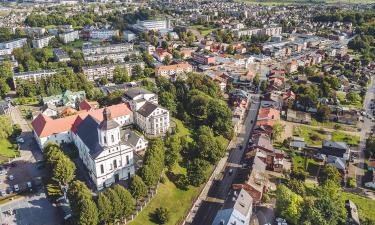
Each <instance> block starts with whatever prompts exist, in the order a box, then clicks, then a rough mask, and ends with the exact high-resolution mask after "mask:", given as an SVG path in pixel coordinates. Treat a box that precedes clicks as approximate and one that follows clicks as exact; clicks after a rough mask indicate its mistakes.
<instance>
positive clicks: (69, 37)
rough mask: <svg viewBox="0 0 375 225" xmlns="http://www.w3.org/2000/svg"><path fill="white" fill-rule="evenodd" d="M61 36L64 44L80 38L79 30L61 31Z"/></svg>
mask: <svg viewBox="0 0 375 225" xmlns="http://www.w3.org/2000/svg"><path fill="white" fill-rule="evenodd" d="M59 37H60V39H61V41H62V42H63V43H64V44H67V43H69V42H72V41H75V40H78V39H79V35H78V30H74V31H70V32H66V33H61V34H59Z"/></svg>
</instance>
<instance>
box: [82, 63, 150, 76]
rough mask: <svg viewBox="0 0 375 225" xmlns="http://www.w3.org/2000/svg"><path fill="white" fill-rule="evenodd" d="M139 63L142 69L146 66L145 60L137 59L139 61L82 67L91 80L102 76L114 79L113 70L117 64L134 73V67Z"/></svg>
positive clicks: (129, 72)
mask: <svg viewBox="0 0 375 225" xmlns="http://www.w3.org/2000/svg"><path fill="white" fill-rule="evenodd" d="M137 65H138V66H140V67H141V68H142V69H143V68H144V67H145V64H144V62H142V61H137V62H127V63H119V64H108V65H97V66H85V67H83V68H82V72H83V74H84V75H85V76H86V77H87V79H88V80H90V81H94V80H98V79H100V78H102V77H106V78H108V79H112V78H113V71H114V70H115V68H116V66H118V67H120V68H125V69H126V70H127V72H128V74H129V75H132V74H133V68H134V67H135V66H137Z"/></svg>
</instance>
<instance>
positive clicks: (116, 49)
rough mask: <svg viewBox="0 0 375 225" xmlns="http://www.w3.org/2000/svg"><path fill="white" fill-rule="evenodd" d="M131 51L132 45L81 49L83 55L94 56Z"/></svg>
mask: <svg viewBox="0 0 375 225" xmlns="http://www.w3.org/2000/svg"><path fill="white" fill-rule="evenodd" d="M129 51H133V44H115V45H107V46H88V47H83V48H82V52H83V55H85V56H86V55H94V54H109V53H117V52H129Z"/></svg>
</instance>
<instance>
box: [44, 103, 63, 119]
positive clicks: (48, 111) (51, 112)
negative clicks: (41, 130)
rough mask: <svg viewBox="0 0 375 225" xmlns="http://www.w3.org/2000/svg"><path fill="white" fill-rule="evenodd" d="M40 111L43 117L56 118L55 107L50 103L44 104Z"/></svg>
mask: <svg viewBox="0 0 375 225" xmlns="http://www.w3.org/2000/svg"><path fill="white" fill-rule="evenodd" d="M41 111H42V113H43V115H46V116H48V117H57V115H58V114H59V112H58V110H57V108H56V105H55V104H50V103H47V104H44V105H43V107H42V109H41Z"/></svg>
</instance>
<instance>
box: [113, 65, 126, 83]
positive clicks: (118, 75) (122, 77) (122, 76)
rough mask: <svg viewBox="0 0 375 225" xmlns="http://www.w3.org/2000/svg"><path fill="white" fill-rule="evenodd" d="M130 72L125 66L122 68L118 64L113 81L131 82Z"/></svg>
mask: <svg viewBox="0 0 375 225" xmlns="http://www.w3.org/2000/svg"><path fill="white" fill-rule="evenodd" d="M129 81H130V78H129V74H128V71H127V70H126V69H125V68H121V67H118V66H116V67H115V70H114V71H113V82H115V83H116V84H123V83H126V82H129Z"/></svg>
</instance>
